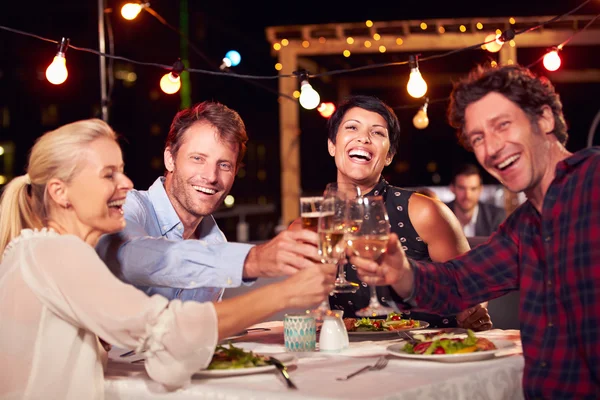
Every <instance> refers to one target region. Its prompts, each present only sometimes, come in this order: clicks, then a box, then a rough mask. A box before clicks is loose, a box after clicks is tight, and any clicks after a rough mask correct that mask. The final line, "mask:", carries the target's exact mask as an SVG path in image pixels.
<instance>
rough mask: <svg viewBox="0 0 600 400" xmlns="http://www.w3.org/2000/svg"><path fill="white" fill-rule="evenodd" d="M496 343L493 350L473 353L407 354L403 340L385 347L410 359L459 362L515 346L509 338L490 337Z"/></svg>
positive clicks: (389, 351) (494, 354) (479, 359)
mask: <svg viewBox="0 0 600 400" xmlns="http://www.w3.org/2000/svg"><path fill="white" fill-rule="evenodd" d="M490 341H491V342H493V343H494V344H495V345H496V347H497V348H496V349H495V350H486V351H477V352H474V353H465V354H430V355H423V354H409V353H406V352H404V351H403V350H402V348H403V347H404V345H405V342H404V341H401V342H398V343H394V344H392V345H390V346H388V347H387V351H388V353H390V354H392V355H394V356H396V357H400V358H408V359H412V360H421V361H438V362H444V363H461V362H469V361H481V360H489V359H491V358H495V357H496V353H498V352H499V351H506V350H508V349H511V348H513V347H515V344H514V343H513V342H511V341H509V340H497V339H490Z"/></svg>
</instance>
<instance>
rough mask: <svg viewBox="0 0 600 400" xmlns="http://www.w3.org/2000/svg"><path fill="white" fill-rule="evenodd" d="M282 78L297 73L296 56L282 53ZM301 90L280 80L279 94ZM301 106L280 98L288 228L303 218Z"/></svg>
mask: <svg viewBox="0 0 600 400" xmlns="http://www.w3.org/2000/svg"><path fill="white" fill-rule="evenodd" d="M279 62H280V63H281V64H282V65H283V69H282V70H281V71H280V73H281V74H282V75H288V74H292V73H293V72H294V71H296V69H297V56H296V52H294V51H293V50H292V49H288V50H286V51H282V52H280V53H279ZM297 88H298V82H297V80H296V79H292V78H286V79H279V92H281V93H292V92H293V91H294V90H296V89H297ZM298 111H299V109H298V102H297V101H290V100H288V99H286V98H283V97H280V98H279V132H280V145H279V155H280V158H281V221H280V222H281V223H282V224H284V225H285V226H287V225H288V224H289V223H290V222H292V221H293V220H294V219H295V218H296V217H298V216H299V215H300V137H299V136H300V127H299V114H298Z"/></svg>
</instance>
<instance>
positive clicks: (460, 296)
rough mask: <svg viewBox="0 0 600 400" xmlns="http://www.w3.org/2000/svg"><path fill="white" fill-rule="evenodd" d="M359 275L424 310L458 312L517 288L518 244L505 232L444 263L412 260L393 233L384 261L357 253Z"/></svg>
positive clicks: (353, 262)
mask: <svg viewBox="0 0 600 400" xmlns="http://www.w3.org/2000/svg"><path fill="white" fill-rule="evenodd" d="M350 262H351V263H352V264H354V265H355V266H356V267H357V268H358V271H357V272H358V274H359V278H360V279H361V280H362V281H363V282H366V283H367V284H369V285H377V286H383V285H390V286H391V287H392V288H393V289H394V291H395V292H396V293H397V294H398V295H399V296H400V297H401V298H403V299H405V301H407V302H409V303H411V304H413V305H416V306H418V307H419V308H420V309H425V310H429V311H432V312H436V313H443V314H456V313H458V312H460V311H462V310H464V309H466V308H468V307H470V306H473V305H475V304H477V303H481V302H483V301H487V300H491V299H493V298H496V297H499V296H502V295H503V294H506V293H508V292H510V291H512V290H516V289H517V288H518V276H519V274H518V246H517V243H516V241H515V240H513V239H512V238H510V236H509V235H508V234H507V233H506V232H498V233H496V234H495V235H494V236H493V237H492V238H491V239H490V241H489V242H488V243H487V244H483V245H480V246H478V247H477V248H475V249H473V250H471V251H469V252H468V253H466V254H464V255H462V256H460V257H459V258H456V259H454V260H451V261H448V262H445V263H433V262H432V263H427V262H420V261H419V262H418V261H413V260H409V259H408V258H407V257H406V255H405V253H404V251H403V250H402V247H401V245H400V242H399V241H398V237H397V236H396V235H395V234H392V235H391V236H390V241H389V242H388V247H387V252H386V253H385V254H384V256H383V258H382V261H381V265H379V264H378V263H376V262H375V261H372V260H368V259H364V258H360V257H356V256H353V257H351V259H350Z"/></svg>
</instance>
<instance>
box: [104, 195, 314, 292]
mask: <svg viewBox="0 0 600 400" xmlns="http://www.w3.org/2000/svg"><path fill="white" fill-rule="evenodd" d="M124 211H125V219H126V222H127V224H126V227H125V229H124V230H123V231H121V232H119V233H117V234H113V235H105V236H103V237H102V238H101V239H100V241H99V243H98V245H97V246H96V250H97V252H98V254H99V255H100V257H101V258H102V259H103V260H104V261H105V262H106V264H107V265H108V266H109V268H110V269H111V270H112V271H113V273H114V274H115V275H116V276H118V277H119V278H120V279H121V280H123V281H125V282H128V283H131V284H133V285H137V286H155V287H156V286H162V287H174V288H182V289H191V288H198V287H206V286H214V287H223V288H227V287H236V286H239V285H240V284H241V281H242V278H244V279H251V278H258V277H276V276H284V275H291V274H294V273H295V272H297V271H298V270H300V269H304V268H307V267H310V266H312V265H313V264H314V263H313V261H316V262H319V261H320V259H319V255H318V252H317V247H316V244H317V239H318V237H317V234H316V233H314V232H310V231H307V230H301V231H298V232H282V233H280V234H279V235H277V236H276V237H275V238H274V239H272V240H270V241H268V242H266V243H264V244H261V245H258V246H252V245H249V244H245V243H231V242H222V243H214V242H212V243H207V242H206V241H203V240H194V239H191V240H170V239H167V238H164V237H162V236H160V229H159V227H158V226H156V232H149V230H151V229H152V224H154V223H155V221H154V218H155V216H154V214H153V213H152V212H150V211H149V206H147V205H144V204H143V203H142V200H141V199H139V198H137V197H136V196H134V195H131V194H130V195H128V196H127V202H126V204H125V207H124Z"/></svg>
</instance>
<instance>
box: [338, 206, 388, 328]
mask: <svg viewBox="0 0 600 400" xmlns="http://www.w3.org/2000/svg"><path fill="white" fill-rule="evenodd" d="M347 218H348V220H349V221H351V223H355V222H356V221H362V222H360V225H359V224H355V225H354V226H353V227H354V229H353V231H350V232H348V233H347V236H346V237H347V245H348V248H349V249H350V250H351V251H352V253H353V254H355V255H357V256H359V257H363V258H368V259H371V260H375V261H377V260H378V259H380V258H381V256H382V255H383V253H385V251H386V247H387V242H388V239H389V235H390V222H389V218H388V215H387V212H386V210H385V203H384V202H383V197H381V196H369V197H359V198H357V199H354V200H350V202H349V204H348V213H347ZM369 290H370V293H371V296H370V298H369V305H368V306H367V307H365V308H363V309H360V310H358V311H356V315H357V316H359V317H376V316H379V315H387V314H389V313H391V312H393V311H394V309H392V308H390V307H385V306H384V305H382V304H381V303H380V302H379V300H378V299H377V291H376V287H375V286H369Z"/></svg>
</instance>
